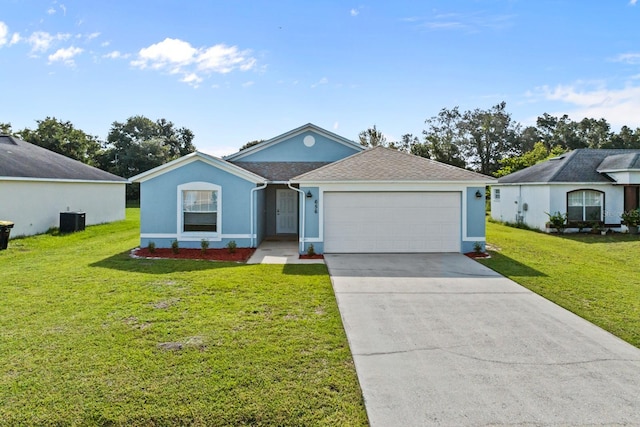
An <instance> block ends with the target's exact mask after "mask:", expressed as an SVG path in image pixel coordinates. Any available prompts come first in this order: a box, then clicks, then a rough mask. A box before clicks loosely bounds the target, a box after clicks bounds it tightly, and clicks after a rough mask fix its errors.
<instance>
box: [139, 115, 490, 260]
mask: <svg viewBox="0 0 640 427" xmlns="http://www.w3.org/2000/svg"><path fill="white" fill-rule="evenodd" d="M131 181H133V182H139V183H140V186H141V187H140V192H141V197H140V208H141V226H140V227H141V230H140V245H141V246H143V247H144V246H147V245H148V244H149V242H154V243H155V244H156V246H157V247H169V246H171V243H172V242H173V241H174V240H177V241H178V242H179V244H180V247H185V248H188V247H193V248H199V247H200V242H201V241H202V240H203V239H206V240H208V241H209V244H210V247H225V246H226V245H227V244H228V243H229V242H230V241H235V242H236V244H237V246H238V247H256V246H258V245H259V244H260V242H262V241H263V240H264V239H267V238H281V239H282V238H284V239H286V238H290V239H295V240H297V241H298V242H299V243H300V252H301V253H304V252H306V251H307V250H308V248H309V245H313V246H314V250H315V252H317V253H323V252H327V253H329V252H332V253H347V252H362V253H368V252H468V251H471V250H473V246H474V244H475V243H476V242H479V243H480V244H482V245H484V241H485V225H484V224H485V203H484V191H485V186H486V185H488V184H490V183H492V182H493V180H492V179H491V178H489V177H487V176H484V175H480V174H477V173H475V172H471V171H468V170H465V169H460V168H457V167H454V166H450V165H445V164H442V163H439V162H436V161H433V160H429V159H425V158H422V157H417V156H413V155H411V154H407V153H402V152H398V151H395V150H391V149H388V148H383V147H376V148H372V149H367V150H365V149H364V148H363V147H362V146H361V145H359V144H357V143H355V142H353V141H350V140H348V139H345V138H343V137H340V136H338V135H336V134H334V133H332V132H329V131H326V130H324V129H322V128H319V127H317V126H315V125H313V124H307V125H304V126H301V127H299V128H297V129H294V130H292V131H290V132H287V133H284V134H282V135H280V136H277V137H275V138H273V139H270V140H268V141H264V142H262V143H260V144H257V145H255V146H253V147H250V148H247V149H245V150H242V151H240V152H238V153H235V154H233V155H230V156H227V157H225V158H224V159H219V158H216V157H213V156H210V155H207V154H204V153H200V152H195V153H192V154H189V155H187V156H184V157H181V158H180V159H177V160H174V161H172V162H170V163H167V164H165V165H162V166H159V167H157V168H155V169H152V170H150V171H147V172H144V173H142V174H139V175H137V176H135V177H133V178H131Z"/></svg>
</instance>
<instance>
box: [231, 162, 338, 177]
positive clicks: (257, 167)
mask: <svg viewBox="0 0 640 427" xmlns="http://www.w3.org/2000/svg"><path fill="white" fill-rule="evenodd" d="M231 163H233V164H234V165H236V166H240V167H241V168H243V169H246V170H248V171H249V172H253V173H255V174H256V175H260V176H262V177H264V178H266V179H268V180H269V181H288V180H290V179H291V178H293V177H294V176H297V175H301V174H303V173H307V172H309V171H312V170H314V169H318V168H320V167H322V166H325V165H327V164H329V162H231Z"/></svg>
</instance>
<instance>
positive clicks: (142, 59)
mask: <svg viewBox="0 0 640 427" xmlns="http://www.w3.org/2000/svg"><path fill="white" fill-rule="evenodd" d="M256 62H257V61H256V59H255V58H253V57H251V51H249V50H244V51H240V50H239V49H238V48H237V47H236V46H227V45H225V44H217V45H214V46H210V47H207V48H195V47H193V46H191V44H190V43H189V42H186V41H183V40H180V39H171V38H166V39H164V40H163V41H161V42H159V43H156V44H153V45H151V46H149V47H146V48H143V49H140V51H139V52H138V57H137V59H135V60H133V61H131V65H132V66H134V67H137V68H140V69H145V68H151V69H154V70H161V71H165V72H168V73H170V74H181V75H182V76H183V78H182V80H181V81H183V82H186V83H189V84H192V80H190V79H192V78H193V77H192V76H195V75H196V74H195V73H196V72H198V73H204V74H212V73H218V74H227V73H230V72H232V71H235V70H240V71H248V70H251V69H252V68H254V67H255V65H256ZM198 78H199V79H201V77H198ZM200 81H202V80H200ZM198 83H199V82H198Z"/></svg>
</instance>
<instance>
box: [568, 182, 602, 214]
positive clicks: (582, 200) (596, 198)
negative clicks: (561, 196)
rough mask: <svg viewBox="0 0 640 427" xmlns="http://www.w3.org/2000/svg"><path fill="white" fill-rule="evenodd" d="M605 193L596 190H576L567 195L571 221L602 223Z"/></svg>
mask: <svg viewBox="0 0 640 427" xmlns="http://www.w3.org/2000/svg"><path fill="white" fill-rule="evenodd" d="M603 206H604V193H603V192H601V191H596V190H576V191H571V192H569V193H567V216H568V219H569V221H602V211H603V209H602V207H603Z"/></svg>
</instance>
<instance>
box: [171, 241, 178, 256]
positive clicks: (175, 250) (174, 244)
mask: <svg viewBox="0 0 640 427" xmlns="http://www.w3.org/2000/svg"><path fill="white" fill-rule="evenodd" d="M171 252H173V253H174V254H177V253H179V252H180V245H179V244H178V241H177V240H174V241H173V242H171Z"/></svg>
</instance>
